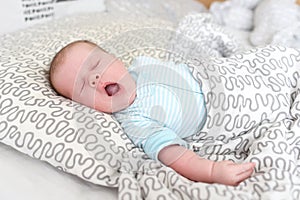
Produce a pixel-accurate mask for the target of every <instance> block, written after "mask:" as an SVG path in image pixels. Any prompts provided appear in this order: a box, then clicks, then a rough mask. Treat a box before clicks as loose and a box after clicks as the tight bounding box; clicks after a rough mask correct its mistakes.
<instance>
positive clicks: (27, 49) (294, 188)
mask: <svg viewBox="0 0 300 200" xmlns="http://www.w3.org/2000/svg"><path fill="white" fill-rule="evenodd" d="M202 17H204V18H205V16H202ZM202 17H201V16H198V17H195V16H188V17H187V18H186V19H184V20H183V22H182V23H181V25H180V27H181V26H186V27H187V28H190V30H189V31H185V32H180V31H179V32H178V31H177V30H181V29H180V27H178V26H177V25H176V24H173V23H171V22H168V21H162V20H160V19H154V18H153V19H147V18H139V19H134V20H128V19H126V20H124V19H116V18H114V17H112V16H110V15H109V13H105V14H99V13H98V14H95V13H93V14H90V15H89V14H87V15H81V16H78V17H74V18H66V19H64V20H57V21H54V22H51V24H46V25H40V26H36V27H34V28H32V29H31V30H26V31H21V32H18V33H15V34H10V35H4V36H1V40H0V41H1V48H0V83H1V84H0V116H1V117H0V141H1V142H2V143H4V144H7V145H10V146H12V147H13V148H15V149H17V150H19V151H21V152H23V153H26V154H28V155H30V156H32V157H34V158H37V159H40V160H43V161H46V162H48V163H50V164H51V165H53V166H55V167H57V168H58V169H61V170H64V171H65V172H68V173H72V174H75V175H77V176H78V177H81V178H83V179H84V180H87V181H90V182H92V183H95V184H99V185H105V186H109V187H118V188H119V189H118V190H119V199H122V200H123V199H299V195H300V188H299V185H300V181H299V172H298V165H299V164H298V159H299V155H300V148H299V144H298V143H299V142H298V141H299V136H298V134H297V133H298V132H299V130H300V122H299V120H298V118H299V111H300V108H299V102H300V99H299V96H298V87H299V86H298V79H299V74H298V72H297V70H298V69H297V70H296V67H295V68H293V67H291V66H296V65H298V68H299V59H300V57H299V51H296V50H289V49H285V48H281V47H271V46H270V47H267V48H257V49H253V50H251V51H248V52H245V53H243V54H236V55H235V56H230V54H228V52H235V50H234V49H236V47H237V46H235V45H233V44H234V42H233V40H230V37H228V35H226V34H225V33H224V34H221V35H220V32H219V31H216V29H215V28H213V27H215V26H209V25H208V24H209V23H207V27H210V28H207V29H205V28H203V29H199V30H198V29H197V32H198V33H199V34H195V31H194V28H193V27H197V26H196V25H195V24H197V23H199V25H201V26H206V25H205V23H203V20H200V19H201V18H202ZM204 21H205V20H204ZM186 23H187V24H186ZM190 25H191V26H190ZM194 25H195V26H194ZM217 29H219V28H217ZM205 30H209V31H210V33H209V34H207V33H203V31H205ZM200 32H201V34H200ZM178 33H179V34H182V37H185V38H189V39H188V40H191V42H190V43H186V42H180V41H179V40H178V39H180V38H182V37H179V38H178V37H177V35H178ZM216 34H217V35H218V36H216ZM205 35H209V36H211V38H216V40H218V41H217V42H216V43H215V44H217V46H215V47H214V49H215V50H216V49H218V50H220V51H222V49H226V52H227V53H224V52H219V54H218V55H226V56H230V57H229V58H216V59H207V58H203V57H201V53H196V54H194V55H195V56H194V55H193V56H187V55H184V53H185V52H189V50H185V49H191V48H197V47H198V46H197V45H195V43H197V42H200V40H201V36H205ZM174 38H175V40H174ZM78 39H88V40H91V41H94V42H96V43H98V44H100V45H101V46H102V47H103V48H105V49H106V50H108V51H111V52H113V53H115V54H116V55H117V56H118V57H120V58H121V59H122V60H123V61H124V62H125V63H127V64H130V63H131V61H132V59H133V58H134V57H136V56H138V55H146V56H151V57H155V58H158V59H161V60H170V61H174V62H185V63H186V64H188V65H189V67H190V70H191V71H192V72H193V75H194V77H195V78H196V79H197V80H199V81H200V80H201V81H202V82H201V84H202V86H203V89H204V92H205V93H206V94H205V96H206V103H207V105H208V108H209V113H208V114H209V118H208V121H207V124H206V125H205V129H204V130H203V131H202V132H200V133H198V134H195V135H193V136H192V137H190V138H186V140H187V141H188V142H189V143H190V144H191V147H192V148H194V150H195V151H196V152H198V153H199V154H200V155H202V156H205V157H207V158H209V159H213V160H222V159H233V160H235V161H236V162H242V161H243V160H252V161H254V162H256V163H257V166H256V173H255V176H253V177H252V178H250V179H248V180H246V181H245V182H243V183H241V184H240V185H239V186H237V187H230V186H224V185H218V184H205V183H194V182H191V181H189V180H187V179H185V178H183V177H182V176H180V175H178V174H177V173H175V172H174V171H173V170H171V169H170V168H167V167H165V166H162V165H161V164H160V163H158V162H155V161H153V160H151V159H148V158H147V156H145V154H144V153H143V152H142V151H140V150H139V149H138V148H136V147H134V146H133V145H132V143H131V141H130V140H129V139H128V138H127V137H126V134H125V133H124V132H123V131H122V129H121V128H120V126H119V124H118V122H117V121H115V120H114V119H113V118H112V117H111V116H109V115H106V114H103V113H99V112H96V111H94V110H92V109H89V108H86V107H84V106H82V105H79V104H77V103H75V102H72V101H70V100H68V99H65V98H63V97H61V96H58V95H57V94H56V93H55V92H54V91H53V90H52V89H51V87H50V85H49V82H48V75H47V74H48V69H49V62H50V60H51V58H52V57H53V55H54V54H55V52H56V51H58V50H59V49H60V48H61V47H63V46H64V45H65V44H67V43H69V42H71V41H74V40H78ZM176 40H177V41H179V42H178V43H176V45H175V44H174V43H173V42H174V41H176ZM218 45H219V46H218ZM206 46H208V47H209V45H206ZM173 47H174V48H175V49H179V50H180V51H179V53H176V51H172V48H173ZM225 47H230V48H225ZM199 52H202V51H201V50H199ZM212 52H213V51H212ZM275 55H276V56H275ZM205 56H206V57H207V55H205ZM294 69H295V71H294ZM234 91H237V92H234ZM261 91H264V92H262V93H261ZM257 106H259V107H257ZM251 109H252V111H251ZM247 110H250V111H249V112H247ZM254 111H257V112H258V113H256V112H254ZM242 114H246V115H243V116H242ZM258 114H259V116H260V118H259V117H257V116H258Z"/></svg>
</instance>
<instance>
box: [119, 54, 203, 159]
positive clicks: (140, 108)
mask: <svg viewBox="0 0 300 200" xmlns="http://www.w3.org/2000/svg"><path fill="white" fill-rule="evenodd" d="M129 72H130V74H131V75H132V76H133V78H134V79H135V81H136V85H137V89H136V99H135V100H134V102H133V103H132V104H131V105H130V106H129V107H128V108H126V109H124V110H122V111H120V112H117V113H114V116H115V118H116V119H117V120H118V121H119V122H120V124H121V126H122V128H123V129H124V131H125V132H126V134H127V135H128V137H129V138H130V139H131V140H132V142H133V143H134V144H135V145H137V146H138V147H141V148H143V150H144V152H145V153H146V154H147V155H148V156H149V157H150V158H152V159H155V160H157V158H158V153H159V151H160V150H161V149H163V148H164V147H166V146H168V145H171V144H179V145H183V146H187V144H186V142H185V141H184V140H183V139H182V138H185V137H187V136H190V135H192V134H194V133H196V132H197V131H199V130H200V129H201V128H202V127H203V125H204V123H205V120H206V108H205V102H204V97H203V93H202V91H201V87H200V85H199V83H198V82H197V81H196V80H195V79H194V78H193V76H192V74H191V72H190V71H189V69H188V66H187V65H185V64H175V63H171V62H162V61H160V60H156V59H153V58H150V57H138V58H137V59H136V60H135V61H134V62H133V64H132V66H130V67H129Z"/></svg>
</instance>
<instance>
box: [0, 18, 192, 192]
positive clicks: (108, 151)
mask: <svg viewBox="0 0 300 200" xmlns="http://www.w3.org/2000/svg"><path fill="white" fill-rule="evenodd" d="M175 29H176V25H174V24H172V23H171V22H168V21H163V20H159V19H147V20H146V19H143V18H141V19H135V21H134V22H133V21H128V20H126V19H123V20H122V19H117V18H115V17H112V16H110V15H109V14H105V13H92V14H86V15H80V16H77V17H72V18H71V17H70V18H65V19H63V20H62V19H60V20H56V21H54V22H52V23H51V24H44V25H38V26H35V27H33V28H31V29H27V30H25V31H20V32H16V33H14V34H8V35H3V36H1V47H0V142H2V143H4V144H7V145H10V146H12V147H13V148H15V149H16V150H18V151H20V152H23V153H25V154H28V155H29V156H32V157H34V158H37V159H40V160H43V161H46V162H48V163H50V164H51V165H53V166H55V167H57V168H58V169H60V170H63V171H65V172H68V173H72V174H75V175H77V176H79V177H81V178H83V179H85V180H88V181H90V182H93V183H96V184H100V185H105V186H111V187H117V186H118V179H119V177H120V174H121V171H120V169H121V168H122V167H123V168H124V167H125V168H126V166H127V161H126V159H128V157H130V158H132V157H134V156H138V157H140V156H144V154H143V152H142V151H141V150H139V149H136V148H135V147H134V146H133V144H132V143H131V141H130V140H129V139H128V138H127V137H126V135H125V134H124V132H123V131H122V129H121V128H120V126H119V124H118V123H117V122H116V121H115V120H114V119H113V118H112V117H111V116H110V115H107V114H104V113H100V112H97V111H95V110H93V109H90V108H87V107H85V106H83V105H80V104H78V103H75V102H72V101H71V100H68V99H65V98H63V97H61V96H59V95H57V94H56V93H55V92H54V91H53V89H52V88H51V87H50V84H49V81H48V70H49V63H50V61H51V59H52V57H53V56H54V54H55V52H57V51H58V50H59V49H60V48H62V47H63V46H65V45H66V44H67V43H69V42H71V41H74V40H79V39H87V40H91V41H93V42H95V43H98V44H99V45H101V46H102V47H103V48H105V49H106V50H108V51H110V52H112V53H114V54H116V55H117V56H118V57H120V59H122V60H123V61H124V62H125V63H126V64H127V65H129V64H130V63H131V61H132V59H133V58H134V57H136V56H139V55H146V56H152V57H156V58H159V59H162V60H176V59H179V60H180V56H174V55H173V56H172V54H171V53H170V52H168V50H166V49H168V48H169V41H170V39H171V38H172V36H173V35H174V33H175ZM186 48H189V47H188V46H186Z"/></svg>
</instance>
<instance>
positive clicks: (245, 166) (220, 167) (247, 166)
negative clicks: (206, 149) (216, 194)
mask: <svg viewBox="0 0 300 200" xmlns="http://www.w3.org/2000/svg"><path fill="white" fill-rule="evenodd" d="M254 167H255V163H253V162H252V163H251V162H249V163H242V164H236V163H234V162H232V161H220V162H215V163H214V166H213V169H212V180H213V182H214V183H221V184H225V185H233V186H236V185H238V184H239V183H240V182H242V181H244V180H245V179H246V178H249V177H250V176H251V174H252V172H253V170H254Z"/></svg>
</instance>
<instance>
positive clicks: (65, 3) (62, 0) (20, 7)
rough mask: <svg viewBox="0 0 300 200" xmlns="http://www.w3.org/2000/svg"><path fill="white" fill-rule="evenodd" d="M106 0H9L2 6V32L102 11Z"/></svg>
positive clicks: (0, 14) (0, 18)
mask: <svg viewBox="0 0 300 200" xmlns="http://www.w3.org/2000/svg"><path fill="white" fill-rule="evenodd" d="M104 1H105V0H56V1H54V0H26V1H22V0H9V1H5V3H3V5H2V6H1V7H0V24H1V28H0V34H3V33H8V32H12V31H15V30H18V29H21V28H25V27H28V26H30V25H33V24H36V23H41V22H46V21H49V20H52V19H53V18H56V17H62V16H66V15H70V14H76V13H81V12H97V11H98V12H101V11H104V10H105V9H106V7H105V3H104Z"/></svg>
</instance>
